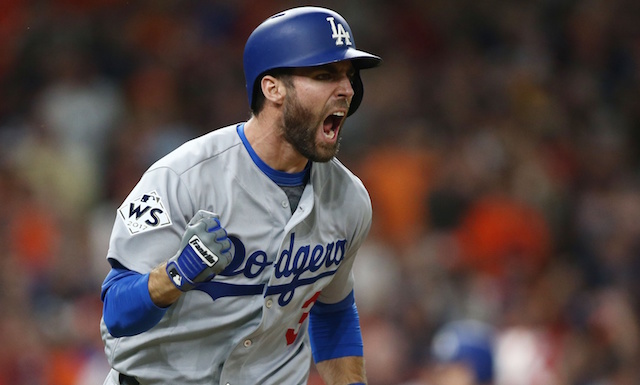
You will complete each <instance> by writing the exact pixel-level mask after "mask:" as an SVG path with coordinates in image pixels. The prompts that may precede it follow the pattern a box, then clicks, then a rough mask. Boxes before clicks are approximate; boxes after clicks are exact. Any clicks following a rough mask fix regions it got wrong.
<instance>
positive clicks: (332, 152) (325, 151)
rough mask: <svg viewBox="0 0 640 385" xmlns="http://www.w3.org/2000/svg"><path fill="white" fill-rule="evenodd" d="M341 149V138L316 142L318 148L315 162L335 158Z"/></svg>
mask: <svg viewBox="0 0 640 385" xmlns="http://www.w3.org/2000/svg"><path fill="white" fill-rule="evenodd" d="M339 150H340V138H337V140H335V141H331V142H319V143H317V144H316V150H315V154H314V159H312V160H313V161H314V162H320V163H324V162H328V161H330V160H331V159H333V158H334V157H335V156H336V155H337V154H338V151H339Z"/></svg>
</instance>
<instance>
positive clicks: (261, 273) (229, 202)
mask: <svg viewBox="0 0 640 385" xmlns="http://www.w3.org/2000/svg"><path fill="white" fill-rule="evenodd" d="M238 126H239V125H233V126H229V127H225V128H222V129H219V130H216V131H213V132H211V133H209V134H207V135H204V136H202V137H200V138H197V139H194V140H192V141H190V142H187V143H186V144H184V145H182V146H181V147H179V148H178V149H177V150H175V151H174V152H172V153H171V154H169V155H167V156H166V157H164V158H163V159H161V160H159V161H158V162H157V163H155V164H154V165H153V166H152V167H150V168H149V170H147V172H145V174H144V175H143V176H142V178H141V180H140V182H139V183H138V184H137V185H136V187H135V188H134V189H133V190H132V192H131V194H130V195H129V196H128V197H127V198H126V200H125V202H124V203H123V204H122V206H121V207H120V208H119V210H118V213H117V218H116V220H115V224H114V227H113V232H112V236H111V240H110V245H109V251H108V255H107V257H108V258H112V259H115V260H117V261H118V262H120V263H121V264H122V265H124V266H125V267H127V268H128V269H130V270H134V271H137V272H140V273H148V272H149V271H151V270H152V269H153V268H154V267H155V266H157V265H159V264H160V263H162V262H164V261H166V260H167V259H169V258H170V257H172V256H173V255H174V254H175V253H176V252H177V249H178V246H179V243H180V240H181V237H182V234H183V232H184V229H185V227H186V225H187V223H188V221H189V220H190V219H191V218H192V217H193V215H194V214H195V213H196V212H197V211H198V210H200V209H204V210H208V211H212V212H215V213H217V214H219V215H220V222H221V223H222V225H223V226H224V227H225V228H226V229H227V232H228V234H229V237H230V239H231V240H232V241H233V243H234V245H235V257H234V259H233V261H232V263H231V264H230V265H229V266H228V267H227V269H225V271H224V272H223V273H222V274H219V275H218V276H216V277H215V278H214V280H213V281H211V282H207V283H204V284H201V285H200V286H198V288H197V289H195V290H192V291H189V292H187V293H185V294H184V295H182V296H181V297H180V299H179V300H178V301H177V302H176V303H174V304H173V305H172V306H170V307H169V309H168V310H167V312H166V314H165V315H164V317H163V318H162V320H161V321H160V322H159V323H158V324H157V325H156V326H155V327H153V328H151V329H150V330H148V331H146V332H144V333H141V334H139V335H136V336H133V337H121V338H114V337H113V336H111V335H110V334H109V332H108V331H107V328H106V326H105V325H104V322H102V323H101V332H102V338H103V340H104V343H105V352H106V354H107V358H108V360H109V362H110V364H111V366H112V367H113V368H114V369H115V370H118V371H120V372H122V373H126V374H128V375H131V376H136V377H138V378H139V379H140V382H141V384H145V385H146V384H181V385H190V384H193V385H202V384H238V385H247V384H278V385H282V384H304V383H306V381H307V377H308V373H309V365H310V359H311V354H310V347H309V339H308V336H307V324H308V317H307V316H308V313H309V311H310V309H311V307H312V306H313V304H314V303H315V301H316V300H319V301H321V302H324V303H336V302H339V301H340V300H342V299H344V298H345V297H346V296H347V295H348V294H349V293H350V292H351V291H352V290H353V274H352V272H351V269H352V265H353V261H354V257H355V254H356V251H357V249H358V248H359V246H360V244H361V243H362V242H363V240H364V238H365V237H366V235H367V233H368V231H369V228H370V223H371V202H370V199H369V195H368V193H367V191H366V190H365V188H364V186H363V184H362V183H361V182H360V180H359V179H358V178H357V177H356V176H354V175H353V174H352V173H351V172H350V171H348V170H347V168H346V167H344V166H343V165H342V164H341V163H340V162H339V161H338V160H337V159H333V160H331V161H330V162H327V163H314V164H313V165H312V168H311V174H310V180H309V183H308V184H307V185H306V187H305V189H304V192H303V194H302V197H301V199H300V202H299V204H298V207H297V209H296V210H295V212H294V213H293V214H292V213H291V210H290V208H289V207H288V206H289V201H288V199H287V196H286V194H285V193H284V192H283V190H282V189H281V188H280V187H278V186H277V185H276V184H275V183H274V182H273V181H272V180H271V179H270V178H269V177H268V176H267V175H266V174H265V173H263V172H262V171H261V170H260V168H259V167H258V166H257V165H256V164H255V163H254V161H253V160H252V158H251V156H250V154H249V152H248V151H247V149H246V148H245V146H244V144H243V142H242V140H241V138H240V136H239V134H238V132H237V128H238ZM107 381H108V380H107Z"/></svg>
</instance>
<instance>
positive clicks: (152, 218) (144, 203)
mask: <svg viewBox="0 0 640 385" xmlns="http://www.w3.org/2000/svg"><path fill="white" fill-rule="evenodd" d="M118 213H119V214H120V218H121V219H122V220H123V221H124V224H125V226H127V230H129V233H130V234H131V235H134V234H139V233H143V232H145V231H149V230H154V229H158V228H160V227H164V226H168V225H170V224H171V219H170V218H169V214H168V213H167V210H166V209H165V208H164V205H163V204H162V198H160V196H159V195H158V193H156V192H155V191H152V192H150V193H147V194H144V195H143V196H141V197H139V198H137V199H135V200H133V201H125V202H124V203H123V204H122V206H120V208H119V209H118Z"/></svg>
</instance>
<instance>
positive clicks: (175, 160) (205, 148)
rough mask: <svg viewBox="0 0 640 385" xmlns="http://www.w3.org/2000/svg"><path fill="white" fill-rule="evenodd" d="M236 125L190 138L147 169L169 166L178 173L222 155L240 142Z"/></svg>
mask: <svg viewBox="0 0 640 385" xmlns="http://www.w3.org/2000/svg"><path fill="white" fill-rule="evenodd" d="M237 126H238V125H237V124H233V125H230V126H227V127H223V128H219V129H216V130H214V131H211V132H209V133H206V134H204V135H202V136H199V137H197V138H194V139H191V140H189V141H188V142H185V143H184V144H182V145H181V146H180V147H178V148H176V149H175V150H173V151H172V152H170V153H169V154H167V155H166V156H164V157H162V158H161V159H159V160H158V161H157V162H155V163H154V164H153V165H152V166H151V167H150V168H149V170H153V169H158V168H170V169H172V170H173V171H175V172H176V173H179V174H180V173H182V172H184V171H186V170H189V169H191V168H192V167H194V166H197V165H198V164H201V163H203V162H206V161H209V160H212V159H215V158H218V157H222V156H224V154H225V153H227V152H229V151H231V150H233V149H234V148H236V147H238V146H240V145H241V144H242V142H241V140H240V137H239V136H238V133H237V131H236V128H237Z"/></svg>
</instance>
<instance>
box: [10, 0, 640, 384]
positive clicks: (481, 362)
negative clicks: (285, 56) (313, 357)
mask: <svg viewBox="0 0 640 385" xmlns="http://www.w3.org/2000/svg"><path fill="white" fill-rule="evenodd" d="M306 4H307V3H305V5H306ZM315 4H316V5H321V6H327V7H329V8H333V9H335V10H336V11H338V12H340V13H341V14H342V15H343V16H345V18H346V19H347V20H348V21H349V23H350V25H351V28H352V30H353V31H354V35H355V41H356V43H357V45H358V47H361V48H363V49H365V50H367V51H370V52H374V53H377V54H379V55H380V56H381V57H382V58H383V60H384V62H383V65H382V66H381V67H380V68H378V69H375V70H371V71H366V72H364V73H363V75H362V77H363V81H364V84H365V97H364V102H363V104H362V106H361V107H360V109H359V111H358V113H357V114H355V115H354V116H353V117H351V118H350V119H349V120H348V121H347V124H346V129H345V132H344V138H343V146H342V149H341V152H340V154H339V158H340V159H341V160H342V161H343V162H344V163H345V164H346V165H347V166H348V167H350V168H351V169H352V170H353V171H354V172H355V173H356V174H357V175H359V176H360V177H361V178H362V180H363V181H364V183H365V185H366V186H367V187H368V189H369V191H370V194H371V198H372V202H373V207H374V221H373V228H372V231H371V234H370V237H369V240H368V241H367V243H366V244H365V245H364V246H363V248H362V251H361V253H360V255H359V257H358V260H357V263H356V301H357V302H358V306H359V310H360V317H361V323H362V332H363V338H364V341H365V357H366V360H367V371H368V377H369V384H370V385H474V384H475V385H479V384H482V385H637V384H639V383H640V365H638V362H640V351H639V348H640V321H639V316H640V279H638V278H637V274H640V220H639V218H640V151H639V149H640V78H639V75H638V74H639V70H640V3H638V2H637V1H634V0H528V1H527V0H518V1H510V0H485V1H473V0H428V1H424V0H394V1H390V0H350V1H339V0H333V1H317V2H315ZM297 5H303V4H302V3H301V2H296V1H287V0H273V1H260V2H258V1H249V0H234V1H222V0H209V1H196V0H187V1H184V0H182V1H179V0H153V1H152V0H141V1H128V0H3V1H2V2H1V3H0V47H1V50H2V54H1V55H0V202H2V204H0V245H2V251H1V252H0V308H1V309H2V311H1V312H0V385H9V384H10V385H94V384H95V385H99V384H102V381H103V380H104V376H105V374H106V372H107V371H108V367H107V364H106V359H105V357H104V354H103V351H102V343H101V340H100V336H99V331H98V323H99V320H100V316H101V306H102V303H101V302H100V298H99V293H100V284H101V282H102V280H103V278H104V276H105V275H106V273H107V271H108V269H109V265H108V264H107V263H106V260H105V254H106V248H107V242H108V237H109V235H110V230H111V226H112V224H113V221H114V219H115V213H116V208H117V207H118V206H119V205H120V204H121V202H122V200H123V199H124V197H125V196H126V194H127V193H128V192H129V190H130V189H131V188H132V187H133V185H134V184H135V183H136V182H137V180H138V179H139V177H140V175H141V174H142V172H143V171H144V170H145V169H146V168H147V167H148V166H149V165H150V164H151V163H152V162H154V161H155V160H156V159H158V158H159V157H161V156H162V155H164V154H166V153H168V152H169V151H170V150H172V149H173V148H175V147H177V146H178V145H179V144H181V143H182V142H184V141H186V140H188V139H190V138H193V137H195V136H198V135H201V134H203V133H206V132H209V131H211V130H213V129H216V128H219V127H222V126H226V125H228V124H233V123H236V122H239V121H243V120H245V119H247V118H248V116H249V110H248V106H247V100H246V94H245V89H244V76H243V72H242V50H243V46H244V42H245V41H246V38H247V37H248V35H249V33H250V32H251V30H252V29H253V28H254V27H255V26H257V25H258V24H259V23H260V22H261V21H262V20H264V19H265V18H266V17H268V16H270V15H272V14H274V13H276V12H278V11H280V10H282V9H285V8H289V7H292V6H297ZM309 383H310V384H313V385H317V384H321V382H320V379H319V378H318V376H317V373H315V371H313V372H312V374H311V377H310V380H309Z"/></svg>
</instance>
